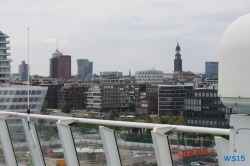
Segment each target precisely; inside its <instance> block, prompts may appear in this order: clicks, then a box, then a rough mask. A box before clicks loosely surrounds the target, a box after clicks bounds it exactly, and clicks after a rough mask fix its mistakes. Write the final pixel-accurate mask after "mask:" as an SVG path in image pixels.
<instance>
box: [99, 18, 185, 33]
mask: <svg viewBox="0 0 250 166" xmlns="http://www.w3.org/2000/svg"><path fill="white" fill-rule="evenodd" d="M136 18H137V19H134V18H132V19H131V18H129V19H125V18H119V19H116V20H111V21H109V22H108V23H107V24H106V25H105V26H104V30H107V31H132V32H133V31H136V32H144V31H165V30H168V29H178V28H179V27H180V25H181V24H179V23H176V22H175V23H167V21H166V22H164V21H163V22H162V23H157V24H153V23H147V22H146V21H143V19H142V18H141V19H139V17H136Z"/></svg>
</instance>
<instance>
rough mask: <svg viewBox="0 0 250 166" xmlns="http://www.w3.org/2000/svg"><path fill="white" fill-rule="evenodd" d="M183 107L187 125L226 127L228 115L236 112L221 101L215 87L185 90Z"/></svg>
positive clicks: (227, 125)
mask: <svg viewBox="0 0 250 166" xmlns="http://www.w3.org/2000/svg"><path fill="white" fill-rule="evenodd" d="M184 109H185V120H186V125H189V126H204V125H208V126H211V127H212V126H216V127H219V128H228V127H229V118H230V115H231V114H235V113H237V112H236V111H235V110H233V109H231V108H228V107H225V106H224V105H223V104H222V103H221V101H220V98H219V97H218V94H217V89H194V90H192V89H188V90H186V97H185V107H184Z"/></svg>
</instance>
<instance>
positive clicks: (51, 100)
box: [39, 82, 63, 109]
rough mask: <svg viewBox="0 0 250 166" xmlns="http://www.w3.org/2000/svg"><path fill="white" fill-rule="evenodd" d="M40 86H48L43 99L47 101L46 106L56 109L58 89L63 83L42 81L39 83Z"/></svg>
mask: <svg viewBox="0 0 250 166" xmlns="http://www.w3.org/2000/svg"><path fill="white" fill-rule="evenodd" d="M39 86H41V87H48V91H47V94H46V96H45V100H46V102H47V107H48V108H54V109H58V108H59V105H58V91H59V90H60V89H61V88H62V87H63V84H61V83H59V82H46V83H45V82H44V83H42V84H39Z"/></svg>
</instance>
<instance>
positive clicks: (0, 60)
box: [0, 31, 12, 83]
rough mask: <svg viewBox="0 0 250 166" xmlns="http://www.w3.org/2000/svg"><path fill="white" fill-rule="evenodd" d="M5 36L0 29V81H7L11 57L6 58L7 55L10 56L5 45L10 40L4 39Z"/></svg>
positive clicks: (6, 36)
mask: <svg viewBox="0 0 250 166" xmlns="http://www.w3.org/2000/svg"><path fill="white" fill-rule="evenodd" d="M7 38H9V36H8V35H6V34H4V33H2V32H1V31H0V83H7V81H8V80H9V76H10V68H11V66H10V62H12V59H8V58H7V56H10V53H9V52H7V50H9V49H10V47H8V46H7V44H9V43H10V41H9V40H6V39H7Z"/></svg>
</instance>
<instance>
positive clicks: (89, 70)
mask: <svg viewBox="0 0 250 166" xmlns="http://www.w3.org/2000/svg"><path fill="white" fill-rule="evenodd" d="M77 65H78V71H77V74H78V75H80V76H82V78H84V77H86V76H87V75H88V74H91V75H92V74H93V62H90V61H89V60H88V59H77Z"/></svg>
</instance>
